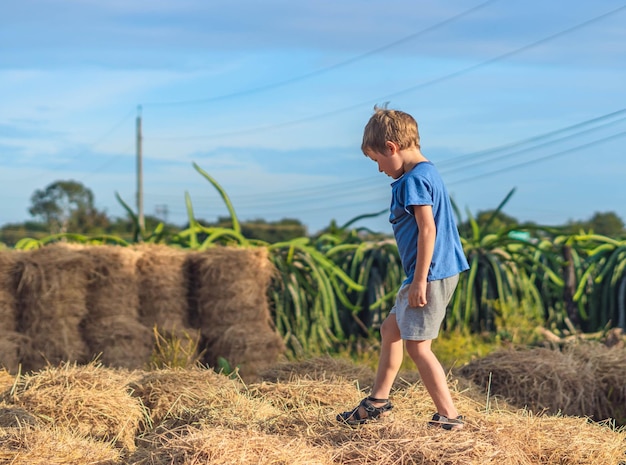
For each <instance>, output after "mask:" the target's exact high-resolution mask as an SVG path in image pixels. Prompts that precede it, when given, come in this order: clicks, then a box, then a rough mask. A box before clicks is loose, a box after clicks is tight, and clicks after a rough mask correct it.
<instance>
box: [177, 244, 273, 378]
mask: <svg viewBox="0 0 626 465" xmlns="http://www.w3.org/2000/svg"><path fill="white" fill-rule="evenodd" d="M187 273H188V277H189V286H190V293H189V305H190V314H191V321H192V324H193V325H194V327H197V328H198V329H199V330H200V332H201V334H202V336H203V338H204V341H205V349H206V358H205V360H206V362H207V363H208V364H209V365H210V366H213V367H216V366H217V365H218V360H219V358H220V357H223V358H225V359H226V360H227V361H228V363H229V364H230V365H231V366H233V367H234V366H236V365H240V374H241V375H242V376H243V377H246V378H247V380H254V379H255V377H256V373H257V371H258V370H260V369H262V368H265V367H267V366H269V365H271V364H273V363H275V362H276V360H277V359H278V358H279V357H280V355H282V354H284V352H285V347H284V344H283V342H282V340H281V338H280V336H279V335H278V334H277V332H276V331H275V328H274V325H273V322H272V318H271V314H270V310H269V303H268V298H267V290H268V287H269V284H270V281H271V278H272V275H273V273H274V268H273V266H272V264H271V262H270V261H269V259H268V253H267V249H265V248H262V247H257V248H253V249H248V248H235V247H213V248H211V249H208V250H206V251H203V252H194V253H190V254H189V256H188V259H187Z"/></svg>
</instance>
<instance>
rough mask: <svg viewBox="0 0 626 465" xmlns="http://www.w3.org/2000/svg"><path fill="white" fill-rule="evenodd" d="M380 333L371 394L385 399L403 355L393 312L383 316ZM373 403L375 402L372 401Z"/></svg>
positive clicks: (402, 347) (398, 369)
mask: <svg viewBox="0 0 626 465" xmlns="http://www.w3.org/2000/svg"><path fill="white" fill-rule="evenodd" d="M380 334H381V347H380V359H379V360H378V369H377V370H376V380H375V381H374V386H373V388H372V394H371V396H372V397H375V398H377V399H387V398H388V397H389V393H390V392H391V387H392V386H393V382H394V381H395V379H396V376H397V375H398V371H400V366H401V365H402V358H403V356H404V346H403V342H402V339H401V338H400V329H399V328H398V323H397V321H396V315H395V314H393V313H391V314H390V315H389V316H388V317H387V318H385V321H384V322H383V324H382V326H381V328H380ZM374 405H376V404H375V403H374Z"/></svg>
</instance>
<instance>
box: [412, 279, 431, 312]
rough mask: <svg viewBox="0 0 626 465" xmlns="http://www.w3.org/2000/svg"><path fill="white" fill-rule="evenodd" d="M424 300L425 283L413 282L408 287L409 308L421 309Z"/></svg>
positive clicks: (425, 301)
mask: <svg viewBox="0 0 626 465" xmlns="http://www.w3.org/2000/svg"><path fill="white" fill-rule="evenodd" d="M427 303H428V301H427V300H426V281H417V280H414V281H413V282H412V283H411V285H410V286H409V305H410V306H411V307H423V306H424V305H426V304H427Z"/></svg>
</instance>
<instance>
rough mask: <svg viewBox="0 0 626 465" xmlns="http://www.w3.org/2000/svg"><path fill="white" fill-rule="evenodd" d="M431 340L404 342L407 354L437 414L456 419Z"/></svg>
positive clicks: (457, 413) (448, 390)
mask: <svg viewBox="0 0 626 465" xmlns="http://www.w3.org/2000/svg"><path fill="white" fill-rule="evenodd" d="M431 343H432V340H426V341H406V349H407V353H408V354H409V356H410V357H411V359H412V360H413V362H415V365H416V366H417V370H418V371H419V374H420V377H421V379H422V383H424V387H425V388H426V390H427V391H428V393H429V394H430V397H431V398H432V399H433V402H434V404H435V407H436V408H437V413H439V414H440V415H443V416H445V417H448V418H456V417H457V416H458V415H459V412H457V410H456V407H455V406H454V402H453V401H452V396H451V394H450V389H449V388H448V380H447V378H446V373H445V372H444V371H443V367H442V366H441V364H440V363H439V360H437V357H436V356H435V354H434V353H433V351H432V350H431Z"/></svg>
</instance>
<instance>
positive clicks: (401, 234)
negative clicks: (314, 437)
mask: <svg viewBox="0 0 626 465" xmlns="http://www.w3.org/2000/svg"><path fill="white" fill-rule="evenodd" d="M361 150H362V151H363V153H364V154H365V155H366V156H367V157H369V158H370V159H372V160H373V161H375V162H376V163H377V164H378V170H379V171H381V172H383V173H385V174H386V175H387V176H390V177H391V178H393V179H394V181H393V182H392V183H391V188H392V194H391V207H390V216H389V221H390V222H391V224H392V228H393V232H394V236H395V238H396V242H397V245H398V252H399V254H400V258H401V261H402V266H403V269H404V272H405V273H406V276H407V277H406V280H405V281H404V282H403V283H402V286H401V288H400V290H399V291H398V294H397V296H396V302H395V305H394V307H393V308H392V310H391V312H390V313H389V315H388V316H387V318H386V319H385V321H384V322H383V324H382V326H381V329H380V332H381V350H380V359H379V363H378V370H377V372H376V380H375V381H374V386H373V387H372V391H371V395H370V396H368V397H366V398H365V399H363V400H362V401H361V403H360V404H359V405H358V406H357V407H355V408H354V409H353V410H351V411H348V412H343V413H341V414H339V415H337V420H339V421H342V422H346V423H348V424H351V425H355V424H363V423H366V422H367V421H368V420H372V419H377V418H379V417H380V416H381V415H384V414H386V413H387V412H388V411H389V410H391V409H392V408H393V406H392V405H391V402H389V399H388V397H389V393H390V392H391V388H392V385H393V382H394V380H395V378H396V375H397V374H398V371H399V369H400V365H401V363H402V357H403V354H404V346H403V344H405V345H406V351H407V353H408V354H409V356H410V357H411V359H412V360H413V361H414V362H415V365H416V366H417V369H418V371H419V373H420V377H421V379H422V383H423V384H424V386H425V387H426V390H427V391H428V393H429V394H430V396H431V398H432V400H433V402H434V404H435V407H436V408H437V413H435V414H434V415H433V417H432V420H431V421H429V423H428V424H429V425H430V426H439V427H442V428H444V429H446V430H452V429H460V428H462V427H463V418H462V417H461V416H460V415H459V412H457V410H456V408H455V406H454V403H453V401H452V396H451V395H450V390H449V389H448V385H447V380H446V374H445V372H444V371H443V368H442V366H441V364H440V363H439V361H438V360H437V357H436V356H435V355H434V354H433V352H432V351H431V342H432V340H433V339H435V338H436V337H437V335H438V333H439V328H440V326H441V323H442V321H443V319H444V317H445V313H446V306H447V305H448V303H449V301H450V299H451V297H452V294H453V292H454V289H455V288H456V285H457V283H458V280H459V273H461V272H463V271H465V270H467V269H469V265H468V263H467V259H466V258H465V255H464V253H463V248H462V246H461V240H460V238H459V233H458V230H457V226H456V223H455V220H454V216H453V211H452V206H451V204H450V198H449V195H448V191H447V189H446V187H445V185H444V184H443V181H442V179H441V177H440V176H439V173H438V172H437V170H436V169H435V167H434V165H433V164H432V163H431V162H430V161H429V160H427V159H426V158H425V157H424V155H422V153H421V151H420V139H419V132H418V128H417V122H416V121H415V119H413V117H412V116H411V115H409V114H407V113H404V112H402V111H396V110H389V109H387V108H378V107H375V108H374V115H373V116H372V117H371V118H370V120H369V122H368V123H367V125H366V126H365V130H364V133H363V143H362V145H361Z"/></svg>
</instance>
